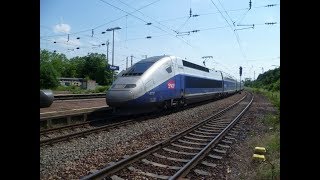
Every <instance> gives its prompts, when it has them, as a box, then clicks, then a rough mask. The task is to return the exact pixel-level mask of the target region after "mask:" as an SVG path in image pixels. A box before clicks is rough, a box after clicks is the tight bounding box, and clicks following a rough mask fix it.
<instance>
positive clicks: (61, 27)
mask: <svg viewBox="0 0 320 180" xmlns="http://www.w3.org/2000/svg"><path fill="white" fill-rule="evenodd" d="M70 30H71V27H70V25H69V24H62V23H61V24H57V25H55V26H54V28H53V31H54V32H55V33H59V32H63V33H69V32H70Z"/></svg>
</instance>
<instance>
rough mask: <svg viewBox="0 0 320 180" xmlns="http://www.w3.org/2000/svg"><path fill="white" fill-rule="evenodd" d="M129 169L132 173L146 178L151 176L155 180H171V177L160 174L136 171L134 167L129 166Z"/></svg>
mask: <svg viewBox="0 0 320 180" xmlns="http://www.w3.org/2000/svg"><path fill="white" fill-rule="evenodd" d="M128 169H129V170H130V171H132V172H135V173H138V174H142V175H144V176H149V177H153V178H158V179H169V178H170V176H165V175H158V174H154V173H149V172H144V171H142V170H140V169H136V168H135V167H133V166H129V167H128Z"/></svg>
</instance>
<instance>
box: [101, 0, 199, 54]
mask: <svg viewBox="0 0 320 180" xmlns="http://www.w3.org/2000/svg"><path fill="white" fill-rule="evenodd" d="M100 1H101V2H104V3H106V4H108V5H110V6H112V7H114V8H116V9H118V10H120V11H122V12H124V13H127V14H129V15H131V16H132V17H135V18H137V19H139V20H141V21H143V22H144V23H148V22H147V21H145V20H143V19H142V18H140V17H137V16H136V15H133V14H132V13H129V12H127V11H125V10H123V9H121V8H119V7H117V6H114V5H113V4H110V3H108V2H106V1H104V0H100ZM151 26H153V27H155V28H157V29H159V30H161V31H164V32H166V33H168V32H167V31H166V30H163V29H162V28H160V27H158V26H155V25H153V24H151ZM172 36H173V37H175V38H177V39H180V40H181V41H182V42H184V43H185V44H187V45H188V46H190V47H192V48H193V46H191V44H189V43H188V42H186V41H185V40H183V39H181V38H178V37H176V36H175V35H172Z"/></svg>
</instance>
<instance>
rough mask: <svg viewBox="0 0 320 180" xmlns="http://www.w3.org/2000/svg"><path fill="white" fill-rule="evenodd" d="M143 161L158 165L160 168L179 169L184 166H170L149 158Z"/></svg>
mask: <svg viewBox="0 0 320 180" xmlns="http://www.w3.org/2000/svg"><path fill="white" fill-rule="evenodd" d="M141 161H142V162H143V163H145V164H147V165H152V166H156V167H160V168H168V169H172V170H179V169H181V168H182V167H178V166H169V165H166V164H161V163H157V162H153V161H150V160H147V159H142V160H141Z"/></svg>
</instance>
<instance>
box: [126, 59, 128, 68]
mask: <svg viewBox="0 0 320 180" xmlns="http://www.w3.org/2000/svg"><path fill="white" fill-rule="evenodd" d="M127 69H128V57H126V70H127Z"/></svg>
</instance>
